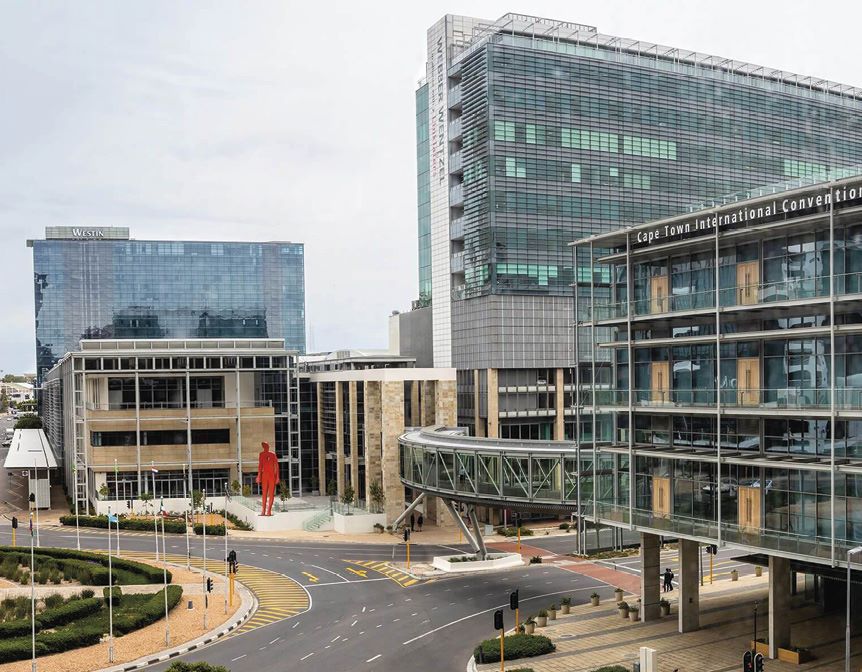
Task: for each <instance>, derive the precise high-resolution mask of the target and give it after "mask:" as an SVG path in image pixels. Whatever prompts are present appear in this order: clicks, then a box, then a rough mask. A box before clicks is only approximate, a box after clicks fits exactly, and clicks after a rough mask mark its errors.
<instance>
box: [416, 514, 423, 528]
mask: <svg viewBox="0 0 862 672" xmlns="http://www.w3.org/2000/svg"><path fill="white" fill-rule="evenodd" d="M416 522H417V523H419V531H420V532H421V531H422V523H424V522H425V518H423V517H422V514H421V513H420V514H419V520H417V521H416Z"/></svg>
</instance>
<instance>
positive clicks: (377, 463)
mask: <svg viewBox="0 0 862 672" xmlns="http://www.w3.org/2000/svg"><path fill="white" fill-rule="evenodd" d="M362 403H363V406H364V420H365V437H364V439H365V501H366V502H370V501H371V491H370V488H371V484H372V483H374V482H375V481H377V482H378V483H380V484H381V485H382V484H383V476H382V474H383V472H382V470H381V466H382V463H381V460H382V452H381V446H382V444H381V427H380V421H381V417H382V408H381V406H380V382H379V381H376V380H369V381H367V382H366V383H365V394H364V395H363V402H362Z"/></svg>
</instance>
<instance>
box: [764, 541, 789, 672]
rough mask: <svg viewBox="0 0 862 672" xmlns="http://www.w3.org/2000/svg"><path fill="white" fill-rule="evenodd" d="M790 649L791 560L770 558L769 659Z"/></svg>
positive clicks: (771, 556)
mask: <svg viewBox="0 0 862 672" xmlns="http://www.w3.org/2000/svg"><path fill="white" fill-rule="evenodd" d="M779 647H781V648H782V649H788V648H790V560H788V559H787V558H779V557H778V556H775V555H770V556H769V657H770V658H778V648H779Z"/></svg>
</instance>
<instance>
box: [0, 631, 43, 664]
mask: <svg viewBox="0 0 862 672" xmlns="http://www.w3.org/2000/svg"><path fill="white" fill-rule="evenodd" d="M30 647H31V643H30V635H29V633H28V634H27V637H17V638H14V639H5V640H2V641H0V663H11V662H12V661H15V660H25V659H26V658H29V657H30V655H31V648H30ZM47 653H48V648H47V647H46V646H45V644H44V642H42V641H41V640H40V639H39V638H38V637H37V638H36V656H37V657H41V656H44V655H45V654H47Z"/></svg>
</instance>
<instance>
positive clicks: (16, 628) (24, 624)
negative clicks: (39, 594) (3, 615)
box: [0, 618, 42, 644]
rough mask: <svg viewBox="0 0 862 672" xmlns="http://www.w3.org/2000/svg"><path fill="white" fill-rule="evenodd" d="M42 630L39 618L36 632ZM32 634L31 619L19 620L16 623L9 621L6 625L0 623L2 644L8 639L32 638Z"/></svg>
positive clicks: (0, 642)
mask: <svg viewBox="0 0 862 672" xmlns="http://www.w3.org/2000/svg"><path fill="white" fill-rule="evenodd" d="M41 629H42V622H41V621H40V620H39V619H38V618H37V619H36V632H38V631H39V630H41ZM31 632H32V626H31V625H30V619H29V618H28V619H26V620H25V619H23V618H19V619H18V620H16V621H7V622H6V623H0V644H2V642H3V641H4V640H6V639H9V638H11V637H23V636H24V635H26V636H27V637H29V636H30V633H31Z"/></svg>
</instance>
